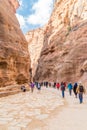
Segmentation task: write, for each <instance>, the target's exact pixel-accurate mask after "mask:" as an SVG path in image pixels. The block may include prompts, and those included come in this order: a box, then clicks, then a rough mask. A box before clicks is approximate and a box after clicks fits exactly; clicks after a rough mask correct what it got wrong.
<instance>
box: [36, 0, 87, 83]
mask: <svg viewBox="0 0 87 130" xmlns="http://www.w3.org/2000/svg"><path fill="white" fill-rule="evenodd" d="M86 62H87V0H74V1H73V0H68V1H67V0H65V1H64V0H56V2H55V5H54V10H53V13H52V15H51V18H50V21H49V23H48V25H47V27H46V30H45V37H44V47H43V49H42V52H41V55H40V59H39V64H38V68H37V71H36V75H35V80H39V81H42V80H48V81H66V82H69V81H70V82H71V81H72V82H75V81H78V80H82V81H84V82H86V81H87V70H86V67H87V63H86Z"/></svg>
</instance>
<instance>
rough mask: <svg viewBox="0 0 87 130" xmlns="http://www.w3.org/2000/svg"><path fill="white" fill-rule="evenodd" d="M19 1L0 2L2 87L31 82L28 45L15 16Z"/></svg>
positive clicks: (0, 70) (0, 75)
mask: <svg viewBox="0 0 87 130" xmlns="http://www.w3.org/2000/svg"><path fill="white" fill-rule="evenodd" d="M18 6H19V4H18V1H17V0H1V1H0V87H3V86H6V85H12V84H15V83H17V84H21V83H25V82H27V81H28V80H30V76H29V68H30V61H29V52H28V43H27V42H26V39H25V37H24V35H23V33H22V31H21V30H20V25H19V23H18V20H17V18H16V16H15V11H16V8H18Z"/></svg>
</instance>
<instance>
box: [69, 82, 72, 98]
mask: <svg viewBox="0 0 87 130" xmlns="http://www.w3.org/2000/svg"><path fill="white" fill-rule="evenodd" d="M72 88H73V87H72V84H71V83H69V84H68V89H69V94H70V96H71V94H72Z"/></svg>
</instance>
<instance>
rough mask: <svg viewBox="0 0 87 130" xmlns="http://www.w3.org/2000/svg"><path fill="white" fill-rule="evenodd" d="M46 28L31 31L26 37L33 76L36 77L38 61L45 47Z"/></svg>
mask: <svg viewBox="0 0 87 130" xmlns="http://www.w3.org/2000/svg"><path fill="white" fill-rule="evenodd" d="M44 30H45V27H44V28H39V29H36V30H33V31H29V32H28V33H27V34H26V35H25V37H26V40H27V42H28V43H29V44H28V50H29V53H30V58H31V68H32V76H33V77H34V75H35V71H36V68H37V65H38V59H39V57H40V53H41V49H42V47H43V42H44V41H43V40H44Z"/></svg>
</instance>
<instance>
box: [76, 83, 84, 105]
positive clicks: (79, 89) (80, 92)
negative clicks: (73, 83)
mask: <svg viewBox="0 0 87 130" xmlns="http://www.w3.org/2000/svg"><path fill="white" fill-rule="evenodd" d="M76 92H77V93H78V94H79V101H80V103H83V93H85V88H84V87H83V85H82V84H81V83H79V85H78V87H77V89H76Z"/></svg>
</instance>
